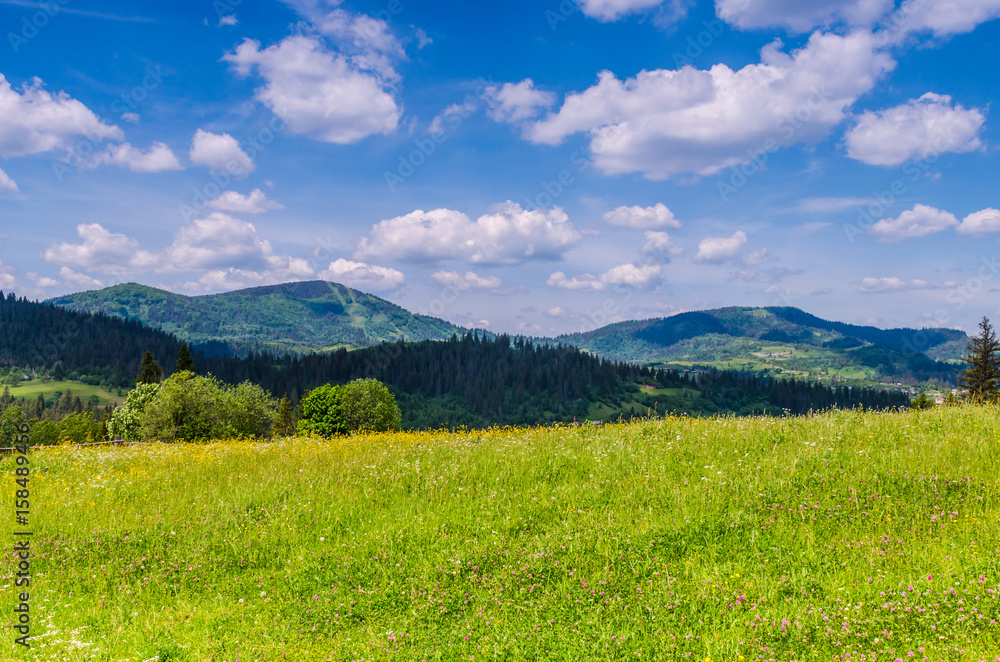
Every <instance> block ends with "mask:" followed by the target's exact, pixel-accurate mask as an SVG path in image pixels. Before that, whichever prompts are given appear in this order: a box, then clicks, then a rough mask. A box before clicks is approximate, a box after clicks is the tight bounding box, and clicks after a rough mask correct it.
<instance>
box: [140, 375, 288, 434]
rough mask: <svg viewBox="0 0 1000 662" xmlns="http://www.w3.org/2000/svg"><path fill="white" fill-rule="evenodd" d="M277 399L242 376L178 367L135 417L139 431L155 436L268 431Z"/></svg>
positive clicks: (265, 432)
mask: <svg viewBox="0 0 1000 662" xmlns="http://www.w3.org/2000/svg"><path fill="white" fill-rule="evenodd" d="M276 409H277V402H276V401H275V400H274V398H272V397H270V396H269V395H267V393H266V392H265V391H264V389H262V388H260V387H259V386H256V385H254V384H251V383H249V382H243V383H242V384H239V385H238V386H234V387H232V386H226V385H223V384H220V383H219V382H218V381H217V380H216V379H215V378H214V377H200V376H197V375H195V374H194V373H192V372H187V371H185V372H178V373H175V374H173V375H171V376H170V377H169V378H168V379H166V380H165V381H164V382H163V384H162V385H161V387H160V391H159V392H158V393H157V394H156V397H155V398H153V400H152V401H151V402H150V403H149V405H148V406H147V407H146V408H145V410H144V411H143V412H142V414H141V415H140V417H139V436H140V437H141V438H142V439H155V440H158V441H207V440H209V439H227V438H233V437H247V436H253V437H264V436H267V435H269V434H270V431H271V425H272V423H273V421H274V415H275V410H276Z"/></svg>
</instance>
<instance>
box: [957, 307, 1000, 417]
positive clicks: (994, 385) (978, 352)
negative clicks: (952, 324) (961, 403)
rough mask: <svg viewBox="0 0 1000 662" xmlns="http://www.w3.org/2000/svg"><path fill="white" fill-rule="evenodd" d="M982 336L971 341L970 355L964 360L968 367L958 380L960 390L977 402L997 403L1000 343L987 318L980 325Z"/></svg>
mask: <svg viewBox="0 0 1000 662" xmlns="http://www.w3.org/2000/svg"><path fill="white" fill-rule="evenodd" d="M979 328H980V334H979V335H978V336H973V337H972V338H970V339H969V344H968V345H966V348H965V349H966V351H967V352H968V354H966V356H965V357H964V358H963V359H962V361H964V362H965V363H966V364H967V366H966V368H965V370H964V371H962V375H961V377H959V379H958V386H959V388H964V389H966V390H967V391H968V397H969V399H971V400H973V401H976V402H996V401H997V399H998V396H1000V391H998V381H1000V342H997V337H996V333H995V332H994V331H993V327H992V326H991V325H990V321H989V319H987V318H986V317H984V318H983V320H982V321H981V322H980V323H979Z"/></svg>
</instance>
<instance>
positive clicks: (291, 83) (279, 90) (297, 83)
mask: <svg viewBox="0 0 1000 662" xmlns="http://www.w3.org/2000/svg"><path fill="white" fill-rule="evenodd" d="M222 59H223V60H225V61H227V62H229V63H230V64H232V66H233V67H234V68H235V69H236V71H237V73H239V74H240V75H243V76H249V75H250V74H251V73H252V72H254V71H256V73H257V74H258V75H259V76H260V77H261V78H263V79H264V85H263V86H261V87H259V88H257V90H256V92H255V96H256V98H257V99H258V100H259V101H260V102H261V103H263V104H264V105H265V106H267V107H268V108H270V109H271V111H272V112H274V113H275V114H276V115H277V116H278V117H280V118H282V119H283V120H284V121H285V124H286V126H287V127H288V129H289V130H290V131H292V132H293V133H298V134H304V135H307V136H310V137H312V138H316V139H317V140H322V141H324V142H329V143H336V144H340V145H346V144H351V143H356V142H359V141H361V140H362V139H364V138H366V137H368V136H371V135H375V134H388V133H391V132H393V131H395V130H396V127H397V126H398V124H399V118H400V116H401V115H402V110H401V109H400V107H399V106H398V105H397V104H396V101H395V99H394V98H393V96H392V94H391V87H390V83H389V82H387V81H386V80H385V79H384V78H380V77H379V75H378V74H376V73H371V72H367V71H364V70H363V69H361V68H359V66H358V65H357V64H356V63H352V62H351V61H350V60H349V58H348V57H346V56H344V55H342V54H340V53H336V52H332V51H329V50H327V49H326V48H325V47H324V45H323V44H322V43H321V42H320V40H319V39H318V38H314V37H309V36H304V35H293V36H290V37H286V38H285V39H284V40H282V41H281V42H280V43H278V44H277V45H274V46H269V47H268V48H264V49H262V48H261V47H260V42H257V41H254V40H252V39H247V40H246V41H244V42H243V43H242V44H240V45H239V46H237V47H236V50H235V51H233V52H232V53H227V54H226V55H225V56H223V58H222Z"/></svg>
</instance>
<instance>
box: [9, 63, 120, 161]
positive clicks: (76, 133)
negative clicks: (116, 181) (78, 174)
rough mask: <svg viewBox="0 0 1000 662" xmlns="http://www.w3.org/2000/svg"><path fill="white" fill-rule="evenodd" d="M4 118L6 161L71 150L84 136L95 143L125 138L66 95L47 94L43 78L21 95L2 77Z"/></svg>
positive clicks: (30, 85)
mask: <svg viewBox="0 0 1000 662" xmlns="http://www.w3.org/2000/svg"><path fill="white" fill-rule="evenodd" d="M0 117H2V118H3V121H0V156H2V157H4V158H9V157H12V156H24V155H27V154H40V153H42V152H48V151H51V150H54V149H63V148H64V149H69V148H71V147H72V145H73V144H74V143H75V142H76V141H77V140H78V139H79V137H80V136H85V137H86V140H89V141H90V142H91V143H97V142H101V141H103V140H109V139H110V140H123V139H124V137H125V135H124V134H123V133H122V130H121V129H119V128H118V127H117V126H114V125H109V124H104V123H103V122H101V120H100V119H99V118H98V117H97V115H95V114H94V113H93V112H91V111H90V109H89V108H87V107H86V106H85V105H83V104H82V103H80V102H79V101H77V100H76V99H73V98H70V96H69V95H68V94H66V93H65V92H60V93H58V94H55V95H52V94H50V93H49V92H47V91H46V90H45V89H43V84H42V81H41V79H40V78H33V79H32V81H31V83H30V84H29V83H25V84H24V85H22V86H21V88H20V92H19V91H18V90H15V89H13V88H12V87H11V85H10V83H9V82H7V79H6V78H5V77H4V75H3V74H0Z"/></svg>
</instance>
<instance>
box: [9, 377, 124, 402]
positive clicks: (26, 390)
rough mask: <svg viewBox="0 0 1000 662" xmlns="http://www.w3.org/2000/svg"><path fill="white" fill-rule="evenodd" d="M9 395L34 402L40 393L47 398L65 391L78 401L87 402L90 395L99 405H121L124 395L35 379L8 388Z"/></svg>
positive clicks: (70, 383)
mask: <svg viewBox="0 0 1000 662" xmlns="http://www.w3.org/2000/svg"><path fill="white" fill-rule="evenodd" d="M8 388H10V394H11V395H12V396H14V397H15V398H25V399H26V400H34V399H35V398H37V397H38V394H39V393H41V394H42V396H44V397H46V398H48V397H49V396H50V395H52V394H54V393H60V394H61V393H65V392H66V391H67V390H69V391H72V393H73V395H75V396H80V399H81V400H83V401H84V403H86V402H87V398H89V397H90V396H92V395H96V396H97V397H98V398H100V404H102V405H104V404H115V405H118V404H121V403H123V402H125V396H124V395H118V394H117V393H115V392H112V391H108V390H107V389H105V388H101V387H100V386H91V385H90V384H84V383H83V382H74V381H55V380H51V379H47V380H42V379H35V380H32V381H30V382H22V383H20V384H18V385H16V386H9V387H8Z"/></svg>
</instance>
